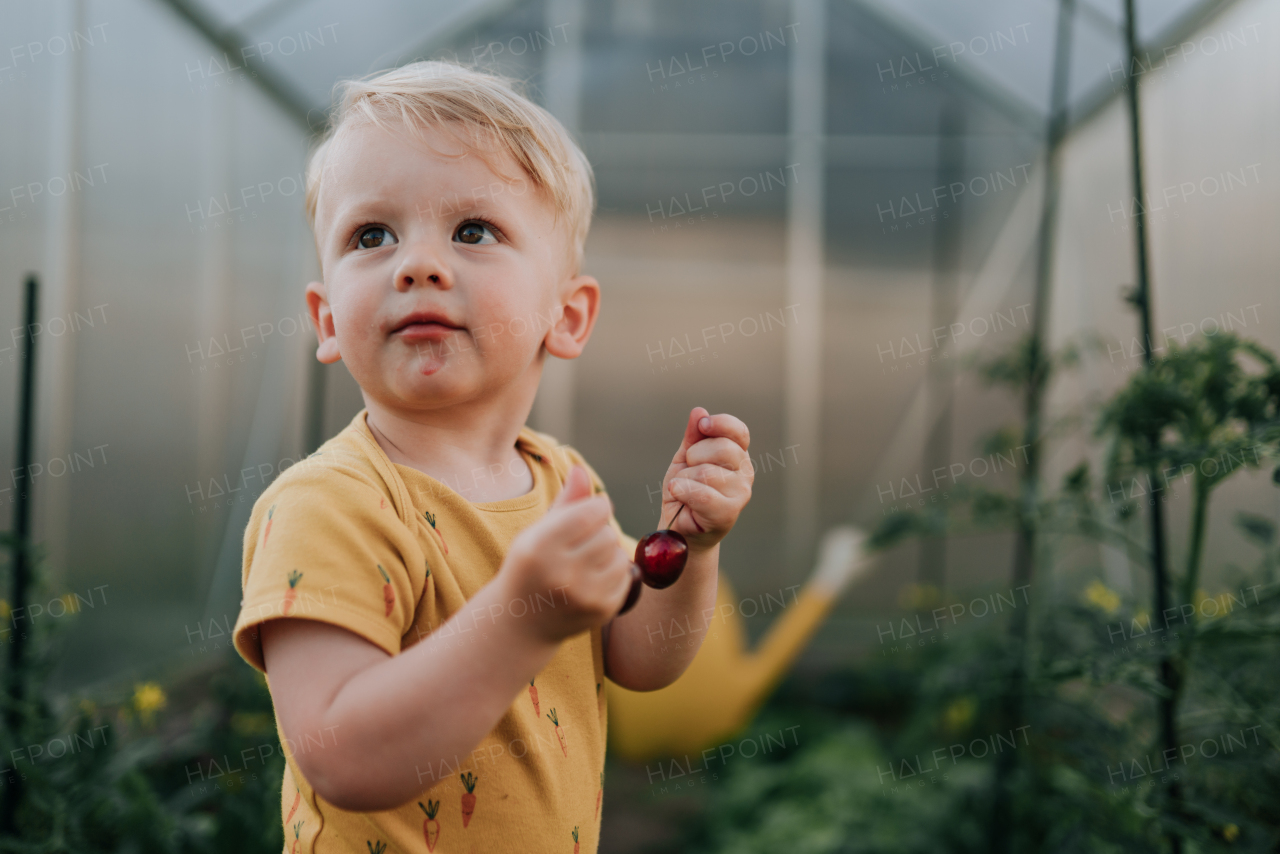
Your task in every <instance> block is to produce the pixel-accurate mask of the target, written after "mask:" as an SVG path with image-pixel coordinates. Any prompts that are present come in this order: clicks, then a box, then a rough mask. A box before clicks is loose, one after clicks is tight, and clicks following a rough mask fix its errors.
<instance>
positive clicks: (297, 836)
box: [289, 820, 306, 854]
mask: <svg viewBox="0 0 1280 854" xmlns="http://www.w3.org/2000/svg"><path fill="white" fill-rule="evenodd" d="M304 824H306V821H305V820H304V821H300V822H298V823H297V824H295V825H294V826H293V847H292V848H290V849H289V854H298V843H299V842H301V841H302V838H301V837H302V826H303V825H304Z"/></svg>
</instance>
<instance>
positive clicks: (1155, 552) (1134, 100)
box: [1124, 0, 1182, 854]
mask: <svg viewBox="0 0 1280 854" xmlns="http://www.w3.org/2000/svg"><path fill="white" fill-rule="evenodd" d="M1124 34H1125V60H1126V66H1125V67H1126V68H1127V69H1128V72H1129V79H1128V80H1127V81H1126V90H1127V91H1126V95H1127V96H1128V106H1129V143H1130V149H1129V151H1130V162H1131V164H1132V175H1133V197H1134V206H1135V210H1134V217H1133V222H1134V228H1133V232H1134V242H1135V246H1134V249H1135V253H1136V255H1137V262H1138V282H1137V287H1136V288H1135V290H1134V294H1133V298H1132V301H1133V303H1134V305H1135V306H1137V309H1138V316H1139V318H1140V319H1141V322H1142V336H1143V338H1144V340H1145V341H1146V347H1145V348H1144V350H1143V362H1144V364H1145V367H1146V369H1147V370H1150V369H1151V363H1152V360H1153V354H1152V341H1151V269H1150V265H1149V263H1148V258H1147V218H1146V213H1145V211H1140V210H1137V206H1139V205H1141V204H1142V203H1143V200H1144V199H1145V198H1146V196H1145V195H1144V192H1143V176H1142V124H1141V121H1140V116H1139V111H1138V79H1137V77H1135V76H1134V74H1133V71H1134V69H1135V68H1136V67H1137V54H1138V36H1137V21H1136V18H1135V12H1134V2H1133V0H1125V2H1124ZM1148 439H1149V448H1150V451H1151V455H1152V456H1151V459H1152V460H1153V462H1152V465H1151V478H1152V482H1153V483H1154V482H1155V480H1156V478H1158V477H1159V472H1157V471H1156V469H1157V467H1158V463H1156V462H1154V460H1155V459H1156V456H1157V448H1158V446H1159V443H1160V436H1159V435H1158V434H1157V435H1152V436H1150V437H1148ZM1161 497H1163V496H1161ZM1151 552H1152V575H1153V579H1152V580H1153V582H1154V587H1155V591H1154V592H1155V606H1156V610H1157V611H1159V612H1160V622H1161V624H1162V625H1163V624H1164V623H1165V622H1166V621H1165V619H1164V613H1165V609H1166V608H1168V607H1169V591H1168V584H1169V577H1168V570H1167V564H1166V562H1165V553H1164V505H1163V503H1162V502H1161V501H1156V502H1155V503H1154V504H1152V505H1151ZM1159 677H1160V682H1161V683H1162V684H1163V685H1164V686H1165V688H1166V689H1167V690H1168V694H1167V695H1166V696H1165V697H1163V698H1161V700H1160V733H1161V740H1162V741H1163V742H1164V747H1165V749H1166V750H1177V745H1178V738H1177V729H1176V708H1175V706H1176V704H1175V702H1174V696H1175V694H1176V692H1177V680H1178V676H1177V673H1176V670H1175V668H1174V663H1173V661H1172V659H1171V654H1170V653H1166V654H1164V655H1162V656H1161V658H1160V674H1159ZM1168 793H1169V800H1170V803H1171V805H1172V808H1173V811H1174V812H1175V813H1176V814H1180V813H1181V806H1180V805H1181V801H1182V791H1181V787H1180V786H1179V785H1178V783H1177V782H1176V781H1174V780H1170V781H1169V788H1168ZM1167 836H1168V839H1169V846H1170V848H1171V850H1172V852H1173V854H1182V837H1181V835H1180V834H1179V833H1178V832H1177V831H1176V830H1169V831H1168V834H1167Z"/></svg>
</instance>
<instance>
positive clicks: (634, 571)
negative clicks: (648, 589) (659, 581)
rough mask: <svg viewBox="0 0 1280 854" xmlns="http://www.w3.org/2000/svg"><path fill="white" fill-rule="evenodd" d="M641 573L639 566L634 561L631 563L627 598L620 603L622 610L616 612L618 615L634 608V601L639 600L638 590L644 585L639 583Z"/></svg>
mask: <svg viewBox="0 0 1280 854" xmlns="http://www.w3.org/2000/svg"><path fill="white" fill-rule="evenodd" d="M642 574H643V573H641V572H640V567H638V566H636V565H635V564H634V563H633V564H631V589H630V590H628V591H627V599H626V601H625V602H623V603H622V610H621V611H619V612H618V616H619V617H621V616H622V615H623V614H625V613H627V612H628V611H630V610H631V609H632V608H634V607H635V606H636V603H637V602H639V601H640V591H641V590H642V589H643V588H644V585H643V584H641V583H640V579H641V576H642Z"/></svg>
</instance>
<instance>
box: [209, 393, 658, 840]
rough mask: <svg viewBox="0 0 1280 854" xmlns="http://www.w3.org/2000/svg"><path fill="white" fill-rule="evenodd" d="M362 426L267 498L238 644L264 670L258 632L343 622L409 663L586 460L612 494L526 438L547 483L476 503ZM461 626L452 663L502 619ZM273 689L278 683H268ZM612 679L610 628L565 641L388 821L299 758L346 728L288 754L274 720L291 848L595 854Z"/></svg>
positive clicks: (290, 474) (553, 449)
mask: <svg viewBox="0 0 1280 854" xmlns="http://www.w3.org/2000/svg"><path fill="white" fill-rule="evenodd" d="M366 414H367V411H365V410H362V411H361V412H360V413H359V414H358V415H357V416H356V417H355V418H354V419H353V420H352V422H351V424H350V425H348V426H347V427H346V428H345V429H344V430H343V431H342V432H341V433H339V434H338V435H337V436H335V437H334V438H333V439H331V440H329V441H328V442H326V443H325V444H324V445H323V446H322V447H321V448H320V449H319V450H318V451H316V453H315V454H313V455H311V456H310V457H307V458H306V459H305V460H302V461H300V462H299V463H297V464H296V465H294V466H292V467H291V468H289V469H288V470H286V471H285V472H284V473H283V474H281V476H280V477H279V478H278V479H277V480H276V481H275V482H274V483H273V484H271V486H270V487H268V488H267V489H266V490H265V491H264V492H263V494H262V496H261V497H260V498H259V499H258V500H257V502H256V503H255V504H254V508H253V513H252V515H251V516H250V519H249V524H248V527H247V528H246V529H245V540H244V566H243V572H242V576H241V581H242V585H243V591H244V599H242V600H241V610H240V615H239V618H238V619H237V620H236V626H235V630H234V642H235V647H236V650H237V651H238V652H239V653H240V655H241V656H243V657H244V659H245V660H246V661H248V662H249V663H250V664H251V665H253V666H254V667H255V668H256V669H258V670H259V671H262V672H264V673H265V669H264V667H263V660H262V644H261V640H260V637H259V632H258V630H257V626H258V624H259V623H262V622H264V621H266V620H270V619H274V618H280V617H303V618H307V619H312V620H321V621H324V622H327V623H332V624H334V625H338V626H342V627H343V628H345V629H347V630H348V631H351V632H354V633H356V634H357V635H359V636H360V637H362V638H365V639H366V640H368V641H369V642H370V643H373V644H375V645H377V646H378V647H379V648H381V649H383V650H385V651H386V652H387V653H388V654H390V655H396V654H398V653H400V652H401V651H402V650H404V649H407V648H409V647H410V646H412V645H413V644H415V643H417V642H418V641H419V640H421V639H422V638H424V637H426V636H427V635H428V634H430V633H431V632H433V631H435V630H436V629H437V628H439V627H440V626H441V625H442V624H443V623H445V622H446V621H447V620H448V619H449V618H450V617H452V616H453V615H454V614H455V613H456V612H457V611H458V610H459V609H460V608H462V606H463V604H464V603H465V602H466V601H467V600H468V599H470V598H471V597H473V596H474V595H475V594H476V593H477V592H478V591H479V590H480V588H481V587H483V586H484V585H485V584H486V583H487V582H488V581H489V580H490V579H492V578H493V577H494V575H495V574H496V573H497V571H498V568H499V567H500V566H501V564H502V560H503V558H504V556H505V555H506V553H507V549H508V547H509V546H510V543H511V540H512V538H513V537H515V535H516V534H517V533H519V532H520V531H522V530H524V529H525V528H527V527H528V526H529V525H530V524H532V523H533V522H536V521H537V520H538V519H541V518H542V517H543V516H544V515H545V514H546V512H547V510H548V509H549V507H550V505H551V502H552V501H553V499H554V498H555V496H556V494H557V493H558V492H559V491H560V487H561V484H562V483H563V482H564V478H565V476H566V475H567V474H568V471H569V467H570V466H571V465H572V464H574V463H578V464H581V465H583V466H585V467H586V468H587V471H588V472H590V474H591V479H592V482H593V484H594V485H595V491H597V492H602V491H603V490H604V486H603V484H602V483H601V482H600V479H599V477H597V476H596V473H595V472H594V471H593V470H592V469H591V468H590V466H586V463H585V461H583V459H582V457H581V456H580V455H579V454H578V453H577V452H576V451H574V450H573V449H572V448H569V447H568V446H557V443H556V442H555V440H554V439H552V438H551V437H550V436H547V435H545V434H542V433H537V432H535V431H533V430H530V429H529V428H527V427H526V428H524V429H523V430H521V432H520V435H519V438H518V439H517V443H516V444H517V448H518V449H519V450H520V452H521V456H522V457H523V458H524V460H525V461H526V462H527V463H528V465H529V468H530V470H531V471H532V472H533V481H534V484H533V489H532V490H531V491H530V492H528V493H527V494H525V495H522V496H520V497H518V498H509V499H506V500H503V501H492V502H487V503H481V504H476V503H472V502H470V501H468V500H466V499H465V498H463V497H462V495H460V494H459V493H458V492H457V491H454V489H452V488H450V487H449V486H448V485H446V484H444V483H443V482H441V481H438V480H436V479H434V478H432V477H429V476H428V475H426V474H423V473H422V472H420V471H418V470H416V469H413V468H410V467H408V466H404V465H400V464H397V463H392V462H391V460H390V459H389V458H388V457H387V455H386V454H385V453H384V452H383V450H382V448H381V447H380V446H379V445H378V443H377V441H376V440H375V439H374V438H373V434H372V433H370V432H369V427H368V424H367V423H366V421H365V417H366ZM612 524H613V526H614V528H615V529H616V530H617V531H618V535H619V541H620V543H621V544H622V547H623V548H624V549H625V550H626V551H627V552H628V554H630V553H631V552H632V551H633V550H634V549H635V540H634V539H632V538H630V537H627V536H626V535H625V534H623V533H622V529H621V528H620V527H619V526H618V523H617V520H616V519H614V520H612ZM560 595H563V594H560ZM555 599H556V596H555V594H554V593H553V594H552V595H551V596H544V597H535V598H534V599H533V600H532V601H526V600H515V601H512V602H509V603H506V605H505V608H506V610H508V611H509V612H510V613H511V614H514V615H516V616H519V615H521V614H523V613H527V612H528V611H530V610H535V609H544V608H548V607H555V605H556V601H555ZM463 619H464V620H466V622H465V623H464V624H463V625H462V627H461V628H460V629H458V630H457V631H451V633H452V634H453V635H454V636H453V637H451V638H449V639H448V644H447V646H446V647H445V649H447V650H450V654H454V655H460V656H465V655H466V654H467V646H468V644H469V643H470V642H471V641H472V640H473V639H474V638H476V637H477V636H479V635H482V634H483V633H484V632H485V630H486V625H492V623H491V622H490V620H491V619H492V618H491V616H490V615H489V614H488V613H487V611H486V612H481V613H478V614H476V613H473V614H472V615H471V616H470V617H469V618H463ZM476 677H477V678H482V677H483V674H481V673H477V674H476ZM267 679H268V685H269V684H270V674H267ZM603 682H604V660H603V656H602V647H601V633H600V630H599V629H594V630H592V631H590V632H583V633H582V634H579V635H577V636H575V637H571V638H568V639H567V640H565V641H564V642H563V643H562V644H561V645H560V649H559V651H558V652H557V653H556V655H555V657H554V658H553V659H552V660H551V662H550V663H549V664H548V665H547V666H546V668H545V669H544V670H543V671H542V672H541V673H539V674H537V676H536V677H534V680H533V683H532V684H531V685H530V686H529V687H528V689H527V690H523V691H521V692H520V693H519V694H518V695H517V696H516V697H515V698H513V702H512V704H511V708H510V709H508V710H507V712H506V714H504V715H503V716H502V718H501V719H500V720H499V722H498V725H497V726H496V727H495V728H494V730H493V731H492V732H490V733H489V735H488V736H486V737H485V738H484V740H483V741H481V742H480V744H479V745H477V746H476V749H475V750H474V751H473V752H472V753H471V754H469V755H467V756H459V757H453V758H452V760H446V761H442V762H441V763H440V765H439V766H438V767H419V768H418V776H419V779H420V780H421V781H422V792H421V794H420V795H419V796H418V797H416V798H414V799H413V800H410V801H409V802H408V803H406V804H403V805H402V806H400V807H398V808H396V809H392V810H386V811H381V812H349V811H346V810H342V809H339V808H337V807H335V806H334V805H333V804H331V803H328V802H327V801H325V799H324V798H322V797H320V796H319V795H317V794H316V793H315V791H314V790H313V789H312V788H311V787H310V786H309V785H308V784H307V781H306V780H305V779H304V778H303V776H302V774H301V772H300V771H299V768H298V765H297V763H296V761H295V759H294V756H295V754H296V753H298V752H305V751H307V750H323V749H324V747H325V745H326V744H334V743H336V739H338V738H341V733H337V732H333V733H319V734H311V735H308V736H306V737H304V738H303V739H302V741H301V742H300V743H290V742H289V741H287V740H286V739H285V737H284V733H283V731H282V730H281V729H280V720H279V716H278V715H277V717H276V730H277V733H279V735H280V739H281V741H280V743H281V745H283V747H284V753H285V757H286V768H285V773H284V784H283V787H282V791H281V816H282V819H283V822H284V836H285V850H286V851H287V852H289V854H301V852H313V851H314V852H354V851H360V852H366V854H368V852H369V851H373V852H384V854H389V852H401V851H404V852H410V851H411V852H422V851H429V852H441V854H452V853H453V852H477V854H479V852H485V854H498V852H521V854H528V852H541V851H548V852H557V851H564V852H569V851H573V850H575V848H577V849H579V850H580V852H582V854H586V852H593V851H595V850H596V847H597V844H598V838H599V830H600V808H601V802H602V799H603V796H604V791H603V785H604V755H605V737H606V725H605V694H604V692H603V691H602V690H601V688H602V683H603ZM369 702H370V703H371V704H376V703H377V702H378V698H377V697H370V698H369ZM423 725H424V726H430V721H423ZM575 837H576V839H575ZM575 843H577V844H576V845H575ZM380 846H382V847H380Z"/></svg>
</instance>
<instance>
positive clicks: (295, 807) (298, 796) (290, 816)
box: [284, 786, 302, 824]
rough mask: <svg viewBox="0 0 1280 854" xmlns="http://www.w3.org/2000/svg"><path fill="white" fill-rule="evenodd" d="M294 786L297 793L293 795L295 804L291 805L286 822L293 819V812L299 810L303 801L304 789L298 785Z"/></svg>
mask: <svg viewBox="0 0 1280 854" xmlns="http://www.w3.org/2000/svg"><path fill="white" fill-rule="evenodd" d="M293 788H294V791H296V792H297V794H296V795H294V796H293V806H291V807H289V814H288V815H287V816H285V817H284V821H285V824H288V823H289V822H290V821H292V820H293V814H294V813H296V812H297V811H298V804H300V803H302V790H301V789H299V788H298V787H297V786H294V787H293Z"/></svg>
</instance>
